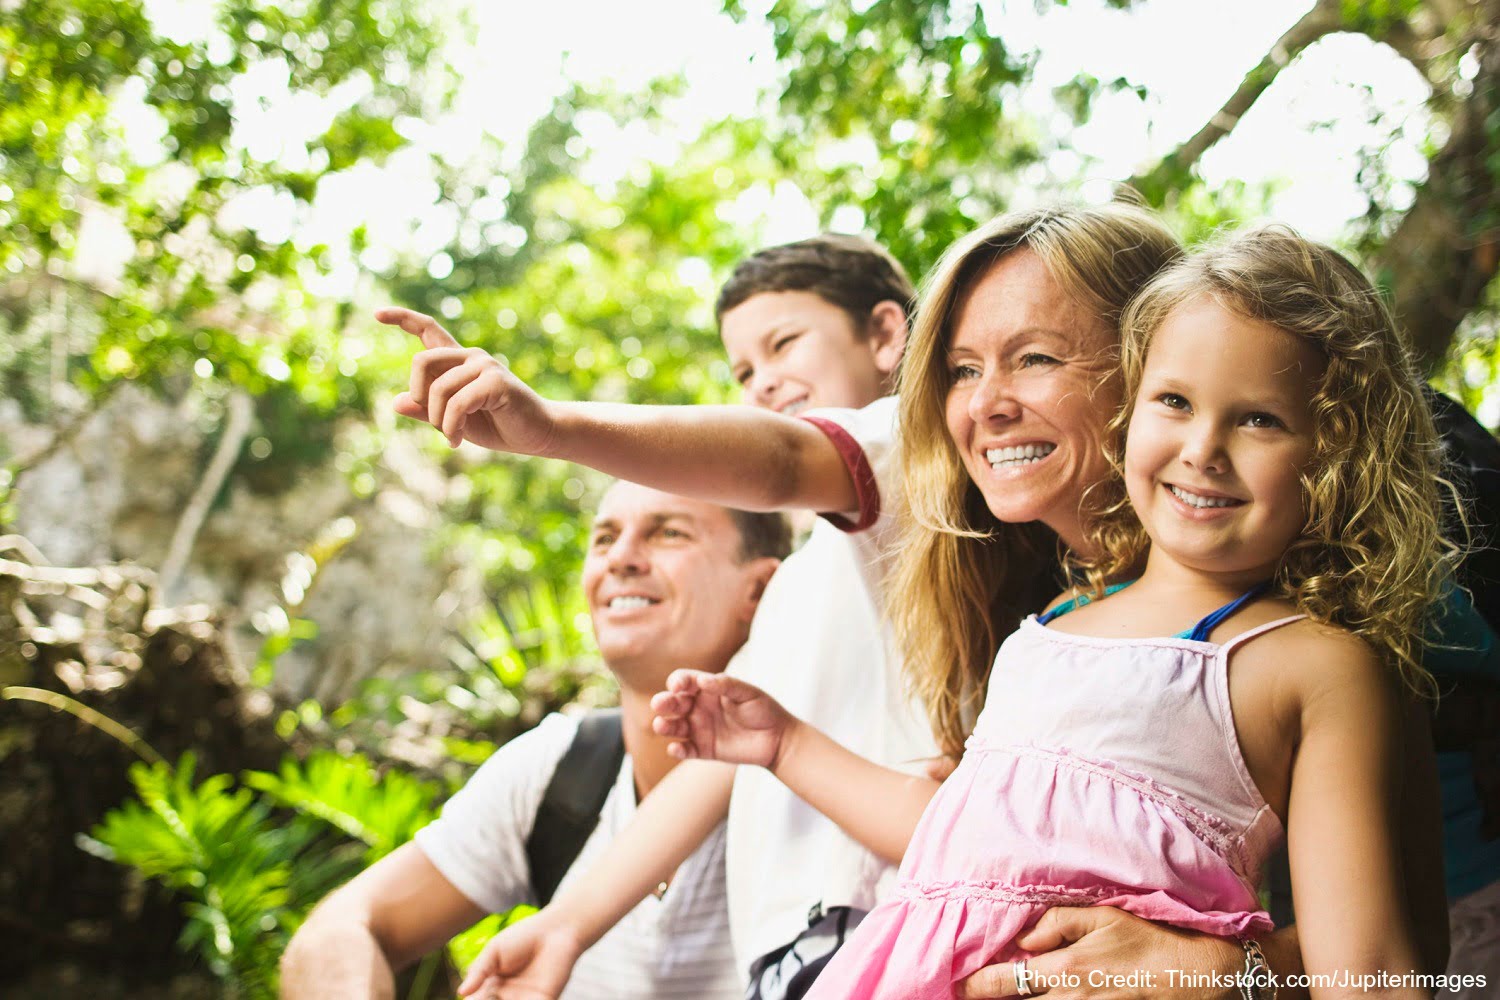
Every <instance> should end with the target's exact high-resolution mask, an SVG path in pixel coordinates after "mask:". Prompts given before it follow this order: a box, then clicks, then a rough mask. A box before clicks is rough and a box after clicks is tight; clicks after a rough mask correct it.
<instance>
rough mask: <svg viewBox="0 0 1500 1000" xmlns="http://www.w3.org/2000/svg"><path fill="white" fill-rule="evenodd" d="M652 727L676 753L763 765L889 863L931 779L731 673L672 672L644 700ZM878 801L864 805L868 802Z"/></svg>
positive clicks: (932, 787)
mask: <svg viewBox="0 0 1500 1000" xmlns="http://www.w3.org/2000/svg"><path fill="white" fill-rule="evenodd" d="M651 707H652V709H653V710H654V711H655V712H656V716H657V717H656V720H655V722H654V723H653V727H654V728H655V730H656V731H657V732H658V733H660V734H661V735H663V736H666V737H669V738H670V739H672V740H673V743H672V745H671V752H672V753H673V755H675V756H678V757H702V758H707V759H712V760H722V761H728V762H730V763H736V764H754V765H758V766H761V767H765V768H767V769H768V770H769V771H770V772H771V773H772V774H774V775H775V776H776V777H777V778H779V779H780V780H781V782H782V783H783V784H785V785H786V786H787V787H788V788H790V789H791V790H792V791H793V792H794V793H796V795H797V796H798V797H799V798H801V799H802V800H803V801H804V802H806V803H807V804H808V805H810V806H812V807H813V808H814V809H816V810H818V811H819V812H821V813H822V814H823V815H825V816H827V817H828V818H829V819H831V820H833V822H835V823H836V824H838V825H839V827H840V828H842V829H843V830H844V832H845V833H847V834H849V836H851V837H853V838H854V839H855V840H857V841H859V843H861V844H863V845H864V846H865V847H867V848H868V849H869V850H871V851H873V852H874V853H875V854H877V855H879V856H880V857H881V858H884V859H885V860H886V861H889V862H891V863H892V864H894V863H896V862H899V861H900V860H901V856H902V855H903V854H905V853H906V846H907V845H908V844H909V843H911V836H912V833H913V831H915V830H916V828H917V821H918V820H919V819H921V817H922V811H923V810H924V809H926V808H927V803H928V802H930V801H932V796H933V794H934V793H935V792H936V791H937V789H938V782H937V781H934V780H933V779H932V778H928V777H925V776H917V775H911V774H906V773H904V772H902V771H897V770H895V769H893V768H888V767H883V766H881V765H880V764H876V763H873V762H872V761H869V760H866V759H865V758H863V757H861V756H859V754H856V753H854V752H852V751H850V750H848V749H846V748H844V747H843V746H841V745H840V744H838V743H836V742H834V741H833V740H832V739H830V738H829V737H828V736H826V735H824V734H823V733H822V732H819V731H818V730H817V729H815V728H813V727H812V726H809V725H808V724H807V723H805V722H803V721H802V720H800V719H798V718H796V717H795V716H793V715H792V714H790V713H789V712H787V710H786V709H784V708H782V707H781V705H780V704H779V703H778V702H777V701H776V700H775V699H774V698H772V697H771V696H770V695H768V694H766V693H765V692H764V691H762V690H761V689H760V688H757V687H755V686H754V685H752V684H747V683H745V682H744V681H742V680H740V679H738V678H736V677H726V676H725V675H723V674H709V673H704V672H702V671H698V670H676V671H673V672H672V674H671V676H670V677H668V678H667V690H666V691H665V692H663V693H661V694H658V695H656V696H655V697H654V698H652V699H651ZM872 802H878V803H880V808H878V809H871V808H870V803H872Z"/></svg>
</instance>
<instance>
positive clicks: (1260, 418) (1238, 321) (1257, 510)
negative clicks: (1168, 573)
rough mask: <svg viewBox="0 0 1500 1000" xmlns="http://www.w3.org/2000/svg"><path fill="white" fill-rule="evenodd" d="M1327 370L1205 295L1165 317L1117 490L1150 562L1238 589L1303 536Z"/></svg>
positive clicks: (1300, 343) (1301, 347) (1315, 356)
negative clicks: (1306, 487) (1321, 383)
mask: <svg viewBox="0 0 1500 1000" xmlns="http://www.w3.org/2000/svg"><path fill="white" fill-rule="evenodd" d="M1323 368H1324V362H1323V358H1322V356H1321V355H1320V354H1319V353H1318V351H1317V350H1316V349H1315V348H1313V347H1312V346H1311V345H1309V344H1308V343H1307V342H1306V341H1304V340H1302V339H1301V338H1298V337H1295V336H1293V335H1292V334H1290V333H1287V332H1286V331H1284V330H1282V329H1280V328H1278V327H1274V326H1271V325H1270V324H1269V323H1264V322H1261V321H1260V320H1254V319H1248V318H1246V317H1244V316H1241V315H1239V314H1237V313H1235V312H1233V311H1231V310H1229V309H1226V308H1224V307H1223V306H1221V305H1220V304H1219V303H1218V302H1217V301H1216V300H1214V299H1213V298H1212V297H1210V296H1207V295H1202V296H1198V297H1197V298H1193V299H1189V300H1188V301H1186V302H1184V303H1183V304H1182V305H1180V306H1178V307H1177V308H1176V309H1174V310H1173V311H1172V312H1171V313H1169V314H1168V315H1167V318H1166V320H1165V321H1164V322H1163V323H1162V324H1161V327H1160V328H1159V329H1158V330H1157V331H1156V335H1155V337H1154V338H1153V339H1152V341H1151V345H1150V348H1149V350H1148V351H1147V354H1146V363H1145V367H1144V370H1143V372H1142V376H1141V385H1140V390H1139V391H1138V392H1137V393H1136V398H1135V409H1134V412H1133V413H1132V415H1131V420H1130V429H1129V433H1128V437H1127V440H1126V447H1125V484H1126V488H1127V489H1128V491H1129V493H1130V502H1131V504H1132V505H1134V507H1135V511H1136V514H1137V515H1138V516H1139V517H1140V519H1141V523H1142V525H1144V526H1145V529H1146V533H1147V534H1148V535H1150V536H1151V542H1152V548H1151V559H1152V561H1153V562H1154V561H1156V560H1157V559H1158V558H1159V557H1161V556H1166V557H1168V558H1170V559H1171V560H1172V561H1173V562H1176V563H1178V564H1180V565H1183V566H1186V567H1189V568H1192V569H1195V570H1198V571H1202V572H1209V573H1213V574H1216V575H1227V576H1232V577H1234V578H1236V580H1237V581H1238V580H1239V579H1240V578H1243V580H1242V582H1243V583H1245V584H1250V583H1255V582H1259V581H1260V580H1265V579H1269V578H1270V577H1271V576H1272V575H1273V574H1274V573H1275V569H1276V566H1277V564H1278V562H1279V561H1280V559H1281V556H1282V554H1283V553H1284V552H1285V551H1286V549H1287V546H1289V545H1290V544H1291V543H1292V542H1293V541H1294V540H1295V539H1296V538H1297V536H1298V535H1299V534H1300V533H1301V531H1302V528H1303V525H1304V523H1305V518H1306V512H1305V504H1304V498H1303V490H1302V483H1301V479H1300V476H1301V474H1302V473H1303V472H1304V471H1305V470H1306V469H1307V467H1308V465H1309V463H1310V462H1311V460H1312V455H1313V417H1312V407H1311V401H1312V395H1313V391H1314V389H1315V386H1316V381H1317V379H1318V377H1319V376H1320V375H1321V374H1322V372H1323Z"/></svg>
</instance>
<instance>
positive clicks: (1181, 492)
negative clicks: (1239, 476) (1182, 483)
mask: <svg viewBox="0 0 1500 1000" xmlns="http://www.w3.org/2000/svg"><path fill="white" fill-rule="evenodd" d="M1167 489H1169V490H1171V491H1172V495H1173V496H1174V497H1176V498H1177V499H1179V500H1181V501H1182V502H1183V503H1185V504H1187V505H1188V506H1189V507H1229V506H1232V505H1233V504H1237V503H1239V501H1238V500H1235V499H1234V498H1232V497H1201V496H1199V495H1198V494H1196V493H1189V492H1188V491H1187V490H1185V489H1182V488H1181V487H1178V486H1172V485H1170V484H1168V486H1167Z"/></svg>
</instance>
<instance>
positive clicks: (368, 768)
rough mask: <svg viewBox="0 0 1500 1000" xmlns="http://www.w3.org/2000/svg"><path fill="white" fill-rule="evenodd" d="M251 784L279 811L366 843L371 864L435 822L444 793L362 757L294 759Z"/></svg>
mask: <svg viewBox="0 0 1500 1000" xmlns="http://www.w3.org/2000/svg"><path fill="white" fill-rule="evenodd" d="M245 784H246V785H247V786H249V787H250V788H253V789H255V790H256V791H259V792H263V793H264V794H265V795H266V796H267V797H268V798H269V799H270V800H271V801H272V802H274V803H276V804H277V805H280V806H283V807H285V808H288V809H292V810H294V811H296V812H298V813H301V814H302V815H304V816H311V817H314V818H316V819H319V820H322V821H323V822H324V823H327V824H328V825H329V826H331V827H333V828H334V829H336V830H338V831H339V832H340V833H343V834H344V835H345V836H347V837H350V838H352V839H354V840H357V841H359V842H361V843H363V844H364V845H365V847H366V851H365V859H364V860H365V863H366V864H373V863H374V862H376V861H378V860H380V859H381V858H383V857H385V856H386V855H387V854H389V853H390V852H391V851H394V850H395V849H396V848H397V847H400V846H401V845H402V844H404V843H406V842H407V841H408V840H410V839H411V838H412V835H413V834H415V833H416V832H417V830H419V829H421V828H422V827H423V826H425V825H426V824H427V823H428V822H430V821H431V820H432V818H433V816H434V815H435V813H434V808H433V803H434V802H435V801H436V800H437V799H438V796H439V792H440V791H441V790H440V789H439V788H438V786H436V785H434V784H432V783H431V782H426V781H422V780H420V779H418V778H414V777H412V776H411V775H409V774H405V773H403V772H401V771H395V770H392V771H387V772H385V773H384V774H378V773H377V772H376V770H375V768H374V767H373V766H372V765H371V764H370V761H369V760H368V759H366V758H365V757H364V756H363V755H361V754H353V755H351V756H347V757H346V756H342V755H340V754H337V753H331V752H323V753H315V754H313V755H312V756H311V757H309V758H308V759H307V760H306V761H305V762H302V761H298V760H296V759H295V758H290V757H289V758H287V759H286V760H283V761H282V762H281V769H280V771H279V772H278V773H276V774H269V773H267V772H264V771H250V772H247V773H246V774H245Z"/></svg>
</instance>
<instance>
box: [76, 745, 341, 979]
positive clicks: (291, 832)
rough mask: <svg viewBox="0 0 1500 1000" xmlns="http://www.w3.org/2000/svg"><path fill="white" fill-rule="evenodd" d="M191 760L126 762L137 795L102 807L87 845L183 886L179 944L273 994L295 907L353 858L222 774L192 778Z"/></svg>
mask: <svg viewBox="0 0 1500 1000" xmlns="http://www.w3.org/2000/svg"><path fill="white" fill-rule="evenodd" d="M195 765H196V760H195V758H194V756H193V755H192V754H191V753H189V754H185V755H184V756H183V758H182V759H181V760H180V761H179V762H178V764H177V766H176V767H175V768H174V767H171V766H170V765H167V764H154V765H147V764H136V765H133V766H132V767H131V769H130V778H131V781H132V783H133V784H134V785H135V788H136V793H137V795H139V797H140V800H139V801H138V802H137V801H131V802H127V803H125V804H124V805H123V806H121V807H120V808H118V809H115V810H113V811H111V812H110V813H109V814H108V815H106V816H105V818H104V820H103V822H101V823H100V824H99V826H97V827H96V828H95V829H94V830H93V832H92V839H91V840H86V841H84V846H85V847H86V848H88V849H90V850H92V851H93V852H94V853H96V854H98V855H100V856H101V857H104V858H106V859H108V860H111V861H115V862H118V863H120V864H124V865H129V866H130V867H132V868H135V869H136V870H138V871H139V872H140V873H141V874H142V875H144V876H145V877H147V878H150V879H155V880H156V881H159V882H161V883H162V884H164V885H166V886H167V887H168V888H170V889H172V890H174V891H175V892H177V893H178V894H180V895H181V896H182V897H183V900H184V903H183V911H184V915H185V916H186V918H187V923H186V926H185V927H184V929H183V932H182V937H181V939H180V944H181V946H182V947H183V948H184V949H185V950H187V951H190V952H195V953H197V954H198V955H200V956H201V957H202V959H203V960H204V961H205V963H206V964H207V965H208V967H209V969H210V970H212V971H213V973H214V974H215V975H216V976H218V977H219V978H220V979H222V980H223V981H224V982H225V983H226V984H231V985H232V986H233V987H234V989H235V990H236V992H237V993H240V994H241V995H244V996H247V997H272V996H274V995H275V968H276V961H277V959H278V958H279V956H280V954H281V950H282V948H283V947H284V946H285V944H286V940H287V938H288V937H289V936H290V933H291V931H292V930H293V929H294V927H295V923H296V919H297V917H298V911H299V910H300V909H302V908H304V907H305V906H307V905H310V904H311V902H312V901H313V900H315V899H316V898H317V897H318V896H320V895H321V894H322V893H323V892H326V891H327V890H328V889H330V888H331V887H332V886H334V885H336V884H337V883H338V882H339V881H340V880H341V879H342V878H347V877H348V876H349V875H350V874H352V868H351V864H352V863H353V862H355V861H357V856H350V855H349V854H348V852H347V851H340V850H338V849H337V847H336V846H335V842H334V840H333V838H331V837H330V836H329V832H328V830H327V828H326V827H325V826H323V825H322V824H321V823H317V822H313V821H310V820H308V819H305V818H294V819H292V820H291V821H290V822H287V821H285V818H284V817H279V816H276V815H275V814H274V813H273V810H272V807H271V805H270V804H269V803H268V802H266V801H264V800H262V799H259V798H257V797H256V796H255V794H254V793H253V792H252V791H250V790H249V789H246V788H238V789H237V788H234V787H233V785H234V779H233V778H232V777H230V776H229V775H224V774H220V775H214V776H212V777H209V778H206V779H204V780H203V781H202V782H201V783H197V784H195V783H194V774H193V772H194V768H195ZM299 904H300V905H299Z"/></svg>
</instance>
